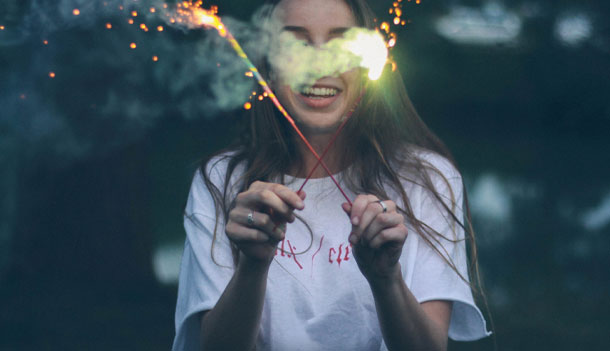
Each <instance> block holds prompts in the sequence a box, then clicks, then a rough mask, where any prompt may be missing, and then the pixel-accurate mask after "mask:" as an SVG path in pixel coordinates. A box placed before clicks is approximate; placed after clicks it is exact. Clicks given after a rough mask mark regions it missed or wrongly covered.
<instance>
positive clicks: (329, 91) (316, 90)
mask: <svg viewBox="0 0 610 351" xmlns="http://www.w3.org/2000/svg"><path fill="white" fill-rule="evenodd" d="M340 92H341V91H340V90H339V89H337V88H331V87H318V86H313V87H305V88H303V89H301V91H300V93H301V95H303V96H305V97H308V98H310V99H326V98H332V97H335V96H336V95H337V94H339V93H340Z"/></svg>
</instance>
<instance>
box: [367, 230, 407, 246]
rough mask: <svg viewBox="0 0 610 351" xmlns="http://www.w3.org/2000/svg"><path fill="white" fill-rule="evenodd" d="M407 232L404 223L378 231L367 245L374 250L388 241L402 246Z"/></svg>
mask: <svg viewBox="0 0 610 351" xmlns="http://www.w3.org/2000/svg"><path fill="white" fill-rule="evenodd" d="M407 234H408V232H407V227H406V226H405V225H404V224H400V225H397V226H395V227H392V228H387V229H384V230H382V231H380V232H379V233H378V234H377V235H375V237H374V238H373V239H372V240H371V241H369V244H368V245H369V247H370V248H372V249H375V250H377V249H379V248H381V247H382V246H383V245H386V244H390V243H391V244H394V245H397V246H402V245H403V244H404V242H405V240H406V239H407Z"/></svg>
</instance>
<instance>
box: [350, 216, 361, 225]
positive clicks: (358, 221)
mask: <svg viewBox="0 0 610 351" xmlns="http://www.w3.org/2000/svg"><path fill="white" fill-rule="evenodd" d="M358 223H360V219H358V217H354V218H352V224H353V225H358Z"/></svg>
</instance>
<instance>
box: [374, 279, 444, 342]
mask: <svg viewBox="0 0 610 351" xmlns="http://www.w3.org/2000/svg"><path fill="white" fill-rule="evenodd" d="M369 283H370V286H371V290H372V292H373V297H374V299H375V307H376V308H377V317H378V319H379V325H380V327H381V332H382V334H383V339H384V341H385V343H386V345H387V347H388V349H389V350H417V351H419V350H446V349H447V332H446V331H444V330H443V329H442V327H440V326H439V325H437V324H436V323H435V322H434V321H433V320H432V319H430V318H429V317H428V316H427V315H426V312H425V311H424V310H423V308H422V306H421V305H420V303H419V302H418V301H417V300H416V299H415V296H413V294H412V293H411V291H410V290H409V288H408V287H407V286H406V284H405V282H404V280H403V279H402V277H401V276H400V277H397V278H395V279H388V280H385V281H381V282H369Z"/></svg>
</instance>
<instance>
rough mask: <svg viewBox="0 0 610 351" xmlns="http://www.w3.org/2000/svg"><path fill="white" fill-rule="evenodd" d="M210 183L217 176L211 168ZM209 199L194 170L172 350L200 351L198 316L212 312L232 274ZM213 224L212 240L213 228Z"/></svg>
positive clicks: (226, 247) (227, 247)
mask: <svg viewBox="0 0 610 351" xmlns="http://www.w3.org/2000/svg"><path fill="white" fill-rule="evenodd" d="M210 172H211V174H210V178H211V180H212V181H213V182H214V183H215V184H218V183H216V182H215V180H219V179H218V174H217V173H216V172H215V170H214V169H212V170H211V171H210ZM215 216H216V212H215V208H214V202H213V200H212V196H211V194H210V192H209V190H208V189H207V187H206V186H205V183H204V181H203V177H202V176H201V173H200V171H197V172H196V174H195V177H194V178H193V183H192V185H191V189H190V192H189V196H188V200H187V204H186V208H185V212H184V229H185V231H186V240H185V243H184V252H183V254H182V262H181V265H180V276H179V281H178V300H177V303H176V315H175V327H176V336H175V339H174V343H173V347H172V350H175V351H176V350H181V351H182V350H185V351H191V350H193V351H194V350H201V347H200V333H201V328H200V327H201V325H200V320H199V313H198V312H201V311H206V310H210V309H212V308H213V307H214V306H215V305H216V302H217V301H218V299H219V298H220V295H221V294H222V292H223V291H224V289H225V287H226V286H227V284H228V283H229V280H230V279H231V277H232V275H233V260H232V255H231V249H230V245H229V240H228V239H227V236H226V235H225V232H224V223H223V221H222V219H219V221H218V224H217V223H216V218H215ZM216 225H217V233H216V237H214V227H215V226H216Z"/></svg>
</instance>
